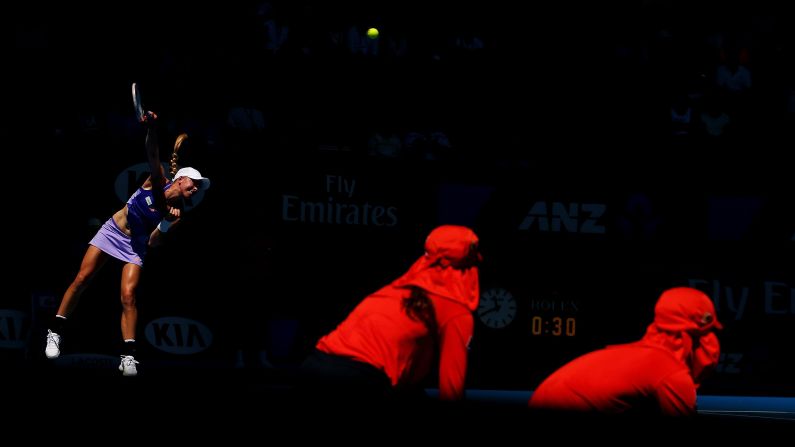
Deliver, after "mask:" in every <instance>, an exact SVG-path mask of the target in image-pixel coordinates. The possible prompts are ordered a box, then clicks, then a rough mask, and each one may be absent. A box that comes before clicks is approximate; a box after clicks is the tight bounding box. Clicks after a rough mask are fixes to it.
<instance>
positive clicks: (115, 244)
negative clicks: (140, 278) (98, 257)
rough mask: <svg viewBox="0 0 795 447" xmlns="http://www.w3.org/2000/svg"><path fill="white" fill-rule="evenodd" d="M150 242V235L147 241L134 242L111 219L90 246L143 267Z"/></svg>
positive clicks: (98, 232) (147, 236) (103, 225)
mask: <svg viewBox="0 0 795 447" xmlns="http://www.w3.org/2000/svg"><path fill="white" fill-rule="evenodd" d="M138 239H142V238H138ZM148 241H149V235H146V241H142V240H138V241H135V240H133V239H132V238H130V236H127V235H126V234H124V232H122V231H121V230H120V229H119V227H118V226H116V222H115V221H114V220H113V217H111V218H110V219H108V220H107V221H106V222H105V223H104V224H102V227H101V228H100V229H99V231H97V234H96V235H95V236H94V238H93V239H91V242H89V244H91V245H93V246H95V247H97V248H98V249H100V250H102V251H104V252H105V253H107V254H109V255H111V256H113V257H114V258H116V259H119V260H122V261H124V262H127V263H130V264H135V265H139V266H141V267H143V266H144V257H145V256H146V247H147V243H148Z"/></svg>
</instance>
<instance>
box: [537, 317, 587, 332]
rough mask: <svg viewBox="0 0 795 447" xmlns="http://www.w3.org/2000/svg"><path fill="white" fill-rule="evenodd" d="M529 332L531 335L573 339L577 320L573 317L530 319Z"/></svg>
mask: <svg viewBox="0 0 795 447" xmlns="http://www.w3.org/2000/svg"><path fill="white" fill-rule="evenodd" d="M531 321H532V325H531V327H530V330H531V332H532V334H533V335H554V336H556V337H559V336H562V335H563V336H566V337H574V335H575V334H576V333H577V319H576V318H574V317H566V318H563V317H552V318H548V319H547V318H543V317H539V316H535V317H533V318H532V320H531Z"/></svg>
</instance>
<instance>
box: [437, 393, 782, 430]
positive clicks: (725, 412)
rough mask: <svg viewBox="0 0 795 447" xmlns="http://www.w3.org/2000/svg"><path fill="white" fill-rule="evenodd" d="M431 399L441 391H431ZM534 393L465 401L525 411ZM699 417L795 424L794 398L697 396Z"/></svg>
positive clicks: (473, 395)
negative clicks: (523, 408) (520, 408)
mask: <svg viewBox="0 0 795 447" xmlns="http://www.w3.org/2000/svg"><path fill="white" fill-rule="evenodd" d="M426 392H427V393H428V394H429V395H430V396H432V397H438V395H439V390H437V389H428V390H426ZM532 394H533V393H532V391H507V390H473V389H470V390H467V392H466V399H467V401H471V402H474V403H484V404H498V405H504V406H507V407H523V406H526V405H527V401H528V400H529V399H530V396H532ZM698 413H699V414H702V415H712V416H721V417H728V418H737V419H757V420H784V421H793V422H795V397H758V396H698Z"/></svg>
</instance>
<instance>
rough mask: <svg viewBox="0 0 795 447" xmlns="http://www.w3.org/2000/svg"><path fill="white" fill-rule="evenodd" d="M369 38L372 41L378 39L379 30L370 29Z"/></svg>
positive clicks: (368, 31)
mask: <svg viewBox="0 0 795 447" xmlns="http://www.w3.org/2000/svg"><path fill="white" fill-rule="evenodd" d="M367 37H369V38H370V39H378V30H377V29H376V28H370V29H368V30H367Z"/></svg>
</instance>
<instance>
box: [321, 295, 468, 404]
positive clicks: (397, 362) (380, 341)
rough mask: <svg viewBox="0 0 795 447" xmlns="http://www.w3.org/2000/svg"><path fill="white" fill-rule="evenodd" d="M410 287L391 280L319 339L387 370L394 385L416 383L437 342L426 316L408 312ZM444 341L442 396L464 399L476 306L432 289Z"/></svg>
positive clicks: (331, 349) (336, 351)
mask: <svg viewBox="0 0 795 447" xmlns="http://www.w3.org/2000/svg"><path fill="white" fill-rule="evenodd" d="M410 293H411V292H410V290H409V289H407V288H405V289H404V288H397V287H394V286H391V285H390V286H386V287H384V288H383V289H381V290H379V291H378V292H376V293H374V294H372V295H370V296H368V297H367V298H365V299H364V300H363V301H362V302H361V303H359V305H358V306H357V307H356V308H355V309H354V310H353V312H351V314H350V315H349V316H348V318H346V319H345V321H343V322H342V323H341V324H340V325H339V326H338V327H337V328H336V329H335V330H334V331H332V332H331V333H330V334H328V335H326V336H324V337H323V338H321V339H320V341H318V343H317V349H319V350H320V351H323V352H325V353H327V354H333V355H338V356H343V357H348V358H351V359H353V360H357V361H360V362H364V363H368V364H370V365H373V366H375V367H376V368H378V369H380V370H382V371H384V373H385V374H386V375H387V376H388V377H389V379H390V380H391V382H392V385H393V386H399V385H403V384H415V383H417V382H419V381H420V380H422V378H424V377H425V376H426V375H427V373H428V371H429V370H430V368H431V366H432V362H433V359H434V353H435V346H436V342H435V340H434V337H433V336H432V335H431V334H430V333H429V330H428V328H427V327H426V326H425V324H423V323H422V322H421V321H417V320H413V319H411V318H409V316H408V315H407V314H406V311H405V310H404V309H403V303H402V300H403V298H405V297H408V296H409V294H410ZM428 296H429V298H430V299H431V302H432V303H433V306H434V311H435V314H436V321H437V327H438V333H437V334H435V336H436V340H437V341H438V346H439V391H440V397H441V398H442V399H447V400H451V399H461V398H463V395H464V381H465V378H466V369H467V349H468V344H469V340H470V338H471V337H472V331H473V326H474V321H473V318H472V312H471V311H470V310H469V309H468V308H467V307H465V306H464V305H463V304H462V303H459V302H456V301H453V300H450V299H446V298H443V297H440V296H438V295H435V294H432V293H429V294H428Z"/></svg>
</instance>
